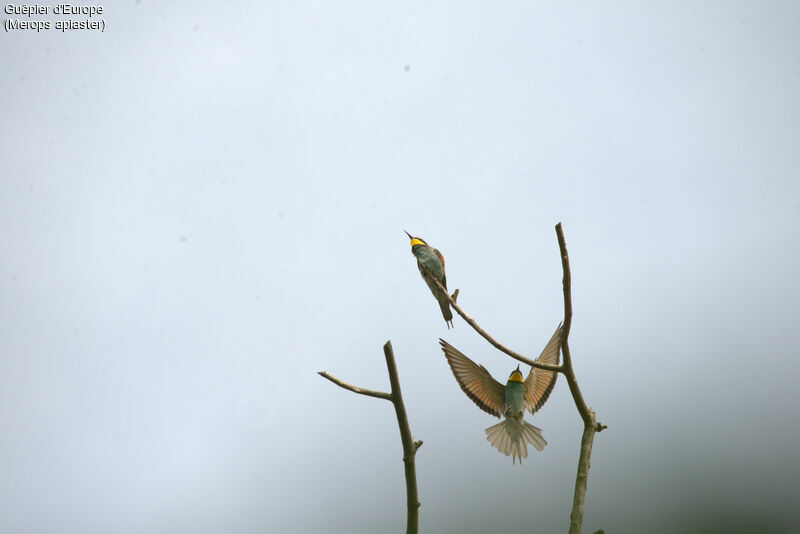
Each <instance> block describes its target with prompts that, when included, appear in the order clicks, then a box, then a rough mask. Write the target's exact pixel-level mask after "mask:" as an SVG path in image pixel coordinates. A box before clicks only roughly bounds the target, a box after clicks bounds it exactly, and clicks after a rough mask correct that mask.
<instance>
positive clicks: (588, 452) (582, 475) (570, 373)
mask: <svg viewBox="0 0 800 534" xmlns="http://www.w3.org/2000/svg"><path fill="white" fill-rule="evenodd" d="M556 236H557V237H558V248H559V250H560V251H561V268H562V270H563V271H564V280H563V285H564V324H563V326H562V327H561V354H562V356H564V363H563V364H562V366H563V368H564V371H563V373H564V377H565V378H566V379H567V384H568V385H569V390H570V393H572V398H573V400H574V401H575V407H576V408H577V409H578V413H579V414H580V416H581V419H583V436H581V451H580V456H579V457H578V473H577V475H576V477H575V493H574V495H573V499H572V512H571V513H570V517H569V532H570V534H580V532H581V528H582V527H583V504H584V500H585V498H586V485H587V482H588V480H589V466H590V464H591V462H590V460H591V456H592V444H593V443H594V435H595V432H600V431H601V430H603V429H604V428H607V427H606V426H605V425H601V424H600V423H598V422H597V420H596V419H595V414H594V411H593V410H592V409H591V408H589V407H588V406H587V405H586V402H585V401H584V400H583V395H582V394H581V390H580V388H579V387H578V380H577V379H576V378H575V371H574V370H573V369H572V355H571V354H570V352H569V343H568V342H567V341H568V337H569V330H570V327H571V326H572V275H571V273H570V269H569V254H567V243H566V241H565V240H564V231H563V230H562V228H561V223H558V224H557V225H556Z"/></svg>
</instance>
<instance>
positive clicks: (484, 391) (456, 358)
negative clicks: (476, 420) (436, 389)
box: [439, 339, 506, 417]
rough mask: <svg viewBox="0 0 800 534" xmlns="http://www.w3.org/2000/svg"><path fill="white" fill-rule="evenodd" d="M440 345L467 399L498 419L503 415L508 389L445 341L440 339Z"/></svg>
mask: <svg viewBox="0 0 800 534" xmlns="http://www.w3.org/2000/svg"><path fill="white" fill-rule="evenodd" d="M439 344H441V346H442V350H443V351H444V356H445V358H447V363H448V364H450V369H452V371H453V376H455V377H456V381H457V382H458V385H459V386H461V389H462V391H464V393H466V394H467V397H469V398H470V399H472V401H473V402H474V403H475V404H477V405H478V408H480V409H481V410H483V411H485V412H488V413H490V414H492V415H494V416H496V417H500V416H501V415H503V407H504V404H505V397H506V388H505V387H504V386H503V384H501V383H500V382H498V381H497V380H495V379H494V378H492V375H490V374H489V371H487V370H486V368H485V367H484V366H482V365H478V364H476V363H475V362H473V361H472V360H470V359H469V358H467V357H466V356H464V355H463V354H462V353H461V352H459V351H458V349H456V348H455V347H453V346H452V345H450V344H449V343H448V342H447V341H445V340H444V339H440V340H439Z"/></svg>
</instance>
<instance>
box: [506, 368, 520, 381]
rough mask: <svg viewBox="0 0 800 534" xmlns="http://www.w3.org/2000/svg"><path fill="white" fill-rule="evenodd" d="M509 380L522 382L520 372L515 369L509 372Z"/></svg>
mask: <svg viewBox="0 0 800 534" xmlns="http://www.w3.org/2000/svg"><path fill="white" fill-rule="evenodd" d="M508 381H509V382H522V373H520V372H519V371H517V370H516V369H515V370H514V371H513V372H512V373H511V376H509V377H508Z"/></svg>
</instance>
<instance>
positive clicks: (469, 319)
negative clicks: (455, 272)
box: [419, 263, 563, 373]
mask: <svg viewBox="0 0 800 534" xmlns="http://www.w3.org/2000/svg"><path fill="white" fill-rule="evenodd" d="M419 266H420V268H422V269H425V270H426V271H427V272H428V274H429V278H430V279H431V280H432V281H433V282H434V283H435V284H436V285H437V286H438V287H439V290H440V291H441V292H442V293H443V294H444V295H446V296H447V300H448V301H449V302H450V306H452V307H453V309H454V310H455V311H456V313H458V314H459V315H460V316H461V318H462V319H464V320H465V321H466V322H467V324H469V325H470V326H471V327H472V328H473V330H475V331H476V332H477V333H479V334H480V335H481V336H483V338H484V339H485V340H486V341H488V342H489V343H491V344H492V346H494V347H495V348H496V349H497V350H499V351H501V352H504V353H506V354H508V355H509V356H511V357H512V358H514V359H515V360H517V361H520V362H522V363H524V364H527V365H530V366H531V367H536V368H538V369H544V370H546V371H554V372H556V373H562V372H563V368H562V366H560V365H551V364H549V363H542V362H538V361H536V360H531V359H530V358H526V357H525V356H523V355H522V354H519V353H518V352H514V351H513V350H511V349H509V348H508V347H506V346H505V345H502V344H501V343H500V342H498V341H497V340H496V339H495V338H493V337H492V336H491V335H489V333H488V332H487V331H486V330H484V329H483V328H481V327H480V325H479V324H478V323H476V322H475V319H473V318H472V317H470V316H469V315H467V312H465V311H464V310H463V309H461V306H459V305H458V303H457V302H456V297H458V292H459V290H458V289H456V290H455V292H454V293H453V295H452V296H451V295H450V294H449V293H447V289H445V287H444V286H443V285H442V284H441V282H439V280H437V279H436V277H435V276H433V274H432V273H431V272H430V271H429V270H428V268H427V267H425V265H423V264H421V263H420V264H419Z"/></svg>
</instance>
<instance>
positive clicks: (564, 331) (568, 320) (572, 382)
mask: <svg viewBox="0 0 800 534" xmlns="http://www.w3.org/2000/svg"><path fill="white" fill-rule="evenodd" d="M556 236H558V248H559V250H560V251H561V268H562V270H563V271H564V280H563V285H564V325H563V326H562V327H561V355H562V356H563V357H564V363H563V364H562V366H563V367H564V377H565V378H566V379H567V384H568V385H569V391H570V393H572V398H573V399H574V400H575V407H576V408H578V413H580V414H581V419H583V424H584V425H591V424H592V417H591V414H590V413H589V412H590V410H589V407H588V406H586V402H585V401H584V400H583V395H582V394H581V390H580V388H579V387H578V380H577V379H576V378H575V371H574V370H573V369H572V355H571V354H570V352H569V342H568V338H569V330H570V328H571V327H572V275H571V273H570V270H569V254H567V243H566V241H564V231H563V230H562V229H561V223H558V224H557V225H556Z"/></svg>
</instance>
